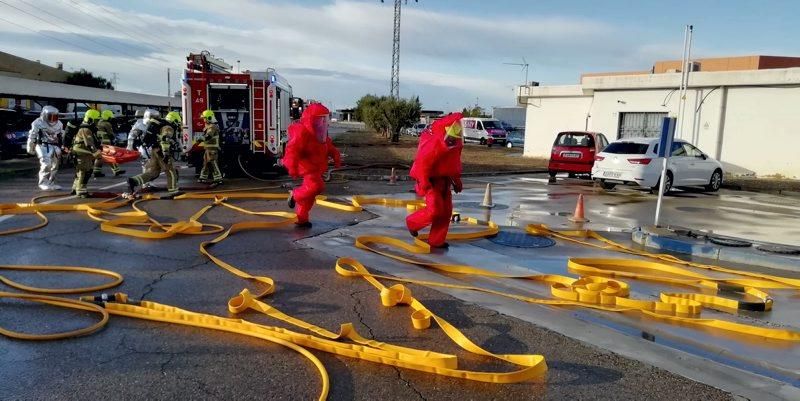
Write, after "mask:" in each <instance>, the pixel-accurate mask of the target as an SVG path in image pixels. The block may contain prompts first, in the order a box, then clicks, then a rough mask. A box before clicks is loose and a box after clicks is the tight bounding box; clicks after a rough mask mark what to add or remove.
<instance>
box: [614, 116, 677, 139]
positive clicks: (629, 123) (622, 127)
mask: <svg viewBox="0 0 800 401" xmlns="http://www.w3.org/2000/svg"><path fill="white" fill-rule="evenodd" d="M666 116H667V113H619V131H617V138H642V137H645V138H658V137H659V136H661V122H662V120H663V119H664V117H666Z"/></svg>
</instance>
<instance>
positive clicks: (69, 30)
mask: <svg viewBox="0 0 800 401" xmlns="http://www.w3.org/2000/svg"><path fill="white" fill-rule="evenodd" d="M20 1H21V2H22V3H24V4H26V5H28V7H32V8H35V9H36V10H39V11H41V12H43V13H45V14H47V15H50V16H52V17H54V18H56V20H59V17H58V16H57V15H53V14H52V13H50V12H48V11H47V10H43V9H41V8H39V7H36V6H35V5H33V4H30V3H28V2H26V1H25V0H20ZM0 3H3V4H5V5H7V6H9V7H11V8H14V9H16V10H18V11H20V12H23V13H25V14H27V15H29V16H31V17H34V18H36V19H38V20H39V21H44V22H45V23H47V24H50V25H52V26H54V27H56V28H59V29H61V30H64V31H67V32H69V33H73V34H75V35H78V36H80V37H81V38H83V39H85V40H88V41H90V42H92V43H95V44H98V45H100V46H103V47H105V48H107V49H111V50H112V51H114V52H117V53H120V54H123V55H126V56H128V57H133V58H136V56H134V55H133V54H130V53H128V52H125V51H123V50H119V49H116V48H113V47H111V46H108V45H106V44H105V43H102V42H100V41H98V40H95V39H94V38H91V37H88V36H86V35H83V34H81V33H78V32H76V31H73V30H72V29H67V28H65V27H64V26H63V25H60V24H56V23H54V22H50V21H47V20H45V19H43V18H41V17H39V16H37V15H35V14H32V13H29V12H27V11H25V10H23V9H21V8H17V7H15V6H12V5H10V4H8V3H6V2H5V1H2V0H0Z"/></svg>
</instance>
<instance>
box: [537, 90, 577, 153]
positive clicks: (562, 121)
mask: <svg viewBox="0 0 800 401" xmlns="http://www.w3.org/2000/svg"><path fill="white" fill-rule="evenodd" d="M591 104H592V97H591V96H580V97H553V98H542V99H531V100H530V102H529V104H528V111H527V114H526V116H525V121H526V124H525V148H524V151H523V155H524V156H528V157H550V150H551V149H552V147H553V141H555V139H556V134H558V133H559V132H561V131H570V130H572V131H583V130H584V129H585V127H586V125H585V124H586V114H587V113H588V112H589V107H590V106H591Z"/></svg>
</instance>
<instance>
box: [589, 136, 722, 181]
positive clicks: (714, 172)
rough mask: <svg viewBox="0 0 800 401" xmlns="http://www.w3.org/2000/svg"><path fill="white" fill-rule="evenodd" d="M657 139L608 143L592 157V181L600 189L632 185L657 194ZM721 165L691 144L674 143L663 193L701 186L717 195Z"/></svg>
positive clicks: (620, 140) (629, 139)
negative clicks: (648, 189) (678, 188)
mask: <svg viewBox="0 0 800 401" xmlns="http://www.w3.org/2000/svg"><path fill="white" fill-rule="evenodd" d="M658 145H659V139H658V138H625V139H619V140H617V141H615V142H612V143H610V144H609V145H608V146H606V147H605V148H604V149H603V150H602V151H601V152H600V153H598V154H597V155H596V156H595V160H594V167H592V179H594V180H595V181H596V182H599V183H600V185H601V186H602V187H603V188H604V189H611V188H614V186H616V185H617V184H635V185H639V186H642V187H645V188H650V189H651V191H653V192H656V193H657V192H658V185H659V179H660V178H661V167H662V166H663V163H664V161H663V158H661V157H658ZM722 177H723V174H722V164H720V162H718V161H716V160H714V159H712V158H711V157H709V156H708V155H706V154H705V153H703V152H702V151H700V149H697V148H696V147H694V146H693V145H692V144H690V143H688V142H686V141H683V140H681V139H676V140H675V141H674V142H673V143H672V153H671V156H670V158H669V162H668V163H667V179H666V180H665V182H664V185H665V186H664V192H665V193H666V192H669V190H670V189H671V188H672V187H683V186H702V187H705V189H706V190H708V191H712V192H713V191H717V190H719V188H720V186H722Z"/></svg>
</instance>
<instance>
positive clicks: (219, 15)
mask: <svg viewBox="0 0 800 401" xmlns="http://www.w3.org/2000/svg"><path fill="white" fill-rule="evenodd" d="M393 3H394V1H393V0H387V1H386V3H381V2H380V1H378V0H308V1H286V0H275V1H271V0H225V1H197V0H160V1H157V0H138V1H125V0H94V1H87V0H0V35H2V36H0V37H2V39H0V51H4V52H8V53H12V54H15V55H18V56H21V57H25V58H29V59H33V60H41V61H42V63H45V64H49V65H55V63H56V62H57V61H61V62H64V65H65V68H66V69H68V70H77V69H80V68H85V69H87V70H90V71H92V72H94V73H97V74H100V75H102V76H104V77H106V78H111V77H112V76H114V74H116V78H117V89H119V90H125V91H132V92H142V93H153V94H166V93H167V75H168V73H167V69H170V72H171V85H172V86H171V88H172V91H173V92H174V91H176V90H177V86H178V85H179V82H180V78H181V73H182V69H183V68H184V66H185V57H186V55H187V54H188V53H189V52H190V51H191V52H198V51H200V50H209V51H211V53H212V54H215V55H216V56H218V57H221V58H223V59H225V60H226V61H227V62H229V63H231V64H234V65H235V64H236V61H237V60H240V62H241V68H242V69H250V70H265V69H266V68H268V67H272V68H275V69H276V70H277V71H278V72H279V73H280V74H281V75H283V76H284V77H286V78H287V79H288V80H289V82H290V83H291V84H292V86H293V89H294V94H295V96H300V97H303V98H313V99H318V100H321V101H323V102H324V103H326V104H328V106H331V107H333V108H337V109H338V108H346V107H352V106H353V105H354V104H355V102H356V100H357V99H358V98H359V97H361V96H362V95H364V94H367V93H371V94H378V95H384V94H388V92H389V86H390V83H389V78H390V73H391V55H392V29H393V24H392V22H393ZM797 15H800V2H799V1H777V0H776V1H758V2H756V1H739V0H729V1H723V0H719V1H711V0H694V1H684V0H673V1H664V0H658V1H651V0H640V1H618V0H605V1H594V0H561V1H558V0H552V1H548V0H493V1H482V0H481V1H477V0H476V1H469V0H461V1H457V0H419V1H418V2H415V1H413V0H412V1H409V2H408V3H407V4H403V13H402V19H401V22H402V24H401V27H402V28H401V40H400V96H401V97H411V96H419V97H420V100H421V101H422V103H423V108H426V109H438V110H445V111H451V110H460V109H461V108H462V107H465V106H472V105H475V104H476V103H477V104H479V105H480V106H481V107H484V108H486V109H491V108H492V107H493V106H512V105H514V104H515V86H516V85H519V84H521V83H522V82H523V81H524V80H525V75H524V73H523V71H522V68H521V67H520V66H515V65H507V64H504V63H522V62H523V59H524V60H525V61H526V62H527V63H528V64H529V71H528V79H529V80H530V81H538V82H540V83H541V85H561V84H577V83H578V81H579V78H580V74H581V73H586V72H599V71H626V70H647V69H649V68H650V67H651V66H652V65H653V63H654V62H655V61H657V60H665V59H680V58H681V51H682V47H683V31H684V25H686V24H692V25H694V42H693V55H694V56H696V57H715V56H735V55H754V54H766V55H782V56H800V41H798V40H797V38H800V24H797V23H796V18H793V17H790V16H797Z"/></svg>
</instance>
